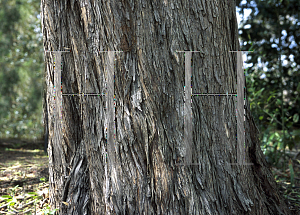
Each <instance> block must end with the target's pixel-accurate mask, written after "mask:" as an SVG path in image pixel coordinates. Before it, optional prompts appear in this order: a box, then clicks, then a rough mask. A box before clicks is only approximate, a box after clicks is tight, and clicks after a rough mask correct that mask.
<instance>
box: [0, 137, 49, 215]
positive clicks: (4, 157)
mask: <svg viewBox="0 0 300 215" xmlns="http://www.w3.org/2000/svg"><path fill="white" fill-rule="evenodd" d="M48 179H49V173H48V156H47V155H46V153H45V152H44V150H43V142H42V141H32V140H31V141H24V140H16V139H0V196H2V197H3V196H4V195H9V196H15V197H16V198H18V197H19V198H20V199H22V197H21V196H22V195H23V196H25V194H26V193H27V194H28V193H30V192H36V195H34V194H32V196H36V197H35V198H38V199H40V200H41V201H43V205H39V206H42V207H38V209H41V208H43V207H44V206H46V203H48V200H49V199H47V198H48V193H49V191H48V187H49V186H48V184H47V181H48ZM41 187H42V188H43V189H40V188H41ZM37 191H41V192H42V193H41V192H39V193H37ZM23 199H24V200H22V201H23V204H24V203H27V202H26V199H30V198H27V197H26V198H23ZM6 203H7V201H5V199H3V198H1V200H0V214H2V213H7V212H8V207H7V206H5V204H6ZM19 203H20V204H22V203H21V202H20V201H19V200H18V204H16V205H19ZM16 205H15V206H16ZM31 206H32V207H33V205H31ZM19 208H21V207H19ZM36 208H37V207H36V206H35V209H34V211H35V212H34V213H32V211H28V213H25V212H24V210H18V213H17V214H43V213H38V211H39V210H37V209H36ZM26 209H27V210H28V209H29V207H27V208H26Z"/></svg>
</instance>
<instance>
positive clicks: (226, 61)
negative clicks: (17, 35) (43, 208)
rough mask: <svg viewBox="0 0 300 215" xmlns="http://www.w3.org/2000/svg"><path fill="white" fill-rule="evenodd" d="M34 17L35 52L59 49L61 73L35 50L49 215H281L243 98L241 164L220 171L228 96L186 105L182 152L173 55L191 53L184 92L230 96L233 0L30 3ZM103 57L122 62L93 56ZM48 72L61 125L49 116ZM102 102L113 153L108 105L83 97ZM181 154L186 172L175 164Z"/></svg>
mask: <svg viewBox="0 0 300 215" xmlns="http://www.w3.org/2000/svg"><path fill="white" fill-rule="evenodd" d="M41 9H42V28H43V35H44V48H45V50H52V51H57V50H69V49H70V50H71V51H70V52H61V62H62V64H61V63H60V57H59V55H60V54H59V53H58V52H56V53H53V52H45V63H46V82H47V104H48V105H49V106H48V117H49V144H50V145H49V149H48V152H49V171H50V178H49V182H50V201H51V205H52V207H53V208H60V210H59V213H60V214H97V215H98V214H230V215H231V214H237V215H240V214H255V215H256V214H264V215H265V214H289V210H288V208H287V206H286V205H285V203H284V202H283V199H282V198H281V196H279V193H278V190H277V187H276V183H275V181H274V178H273V176H272V173H271V171H270V170H269V168H268V167H267V164H266V161H265V159H264V157H263V154H262V152H261V150H260V145H259V141H258V136H257V134H258V130H257V129H256V127H255V125H254V121H253V119H252V116H251V113H250V111H249V110H250V109H249V104H248V103H247V98H246V122H245V131H246V132H245V139H246V147H245V162H246V163H252V164H253V165H232V163H236V160H237V156H238V153H237V150H236V147H237V144H236V142H237V141H236V116H235V114H236V113H235V97H234V96H194V97H192V99H193V100H192V116H193V117H192V118H193V121H192V124H193V132H192V134H190V135H192V136H191V137H192V138H191V140H192V144H190V145H189V146H190V147H189V148H187V146H186V145H185V142H184V96H185V92H184V85H185V55H184V53H182V52H176V51H178V50H197V51H200V52H195V53H193V54H192V62H191V65H192V80H191V81H192V83H193V93H216V94H218V93H221V94H222V93H235V92H236V90H237V87H236V81H237V80H236V79H237V78H236V77H237V70H236V68H237V63H236V61H237V57H236V53H232V52H229V51H231V50H239V43H238V33H237V22H236V16H235V2H234V1H224V0H210V1H208V0H206V1H205V0H189V1H183V0H171V1H168V0H164V1H156V0H151V1H150V0H140V1H136V0H130V1H129V0H122V1H88V0H85V1H83V0H81V1H74V0H70V1H66V0H61V1H57V0H54V1H46V0H42V2H41ZM109 50H110V51H112V50H113V51H123V52H121V53H115V54H113V55H112V54H109V53H108V52H100V51H109ZM114 58H115V61H114V62H115V68H114V74H115V82H114V88H113V89H108V90H106V83H107V82H108V80H109V78H111V77H112V76H111V74H112V73H111V71H113V70H112V68H109V66H107V65H109V64H108V62H113V60H114ZM55 60H56V62H55ZM60 64H61V68H62V69H61V84H62V93H63V94H68V95H62V119H60V116H58V114H57V113H59V112H60V111H59V110H60V109H54V107H56V108H58V106H57V102H58V101H60V100H59V99H60V95H61V94H59V93H58V90H59V88H60V86H59V85H57V86H56V88H57V89H56V92H54V85H55V75H54V71H55V68H54V66H55V65H56V67H59V66H60ZM58 74H59V73H58ZM57 83H58V82H57ZM108 88H109V87H108ZM110 90H112V91H110ZM107 92H108V95H109V93H113V94H114V95H115V111H114V114H115V130H116V131H115V133H116V135H115V139H114V141H113V143H114V145H109V144H108V141H110V140H111V139H109V138H112V135H113V133H112V129H111V128H112V127H111V126H112V125H113V124H111V123H112V121H111V120H112V119H113V116H114V115H112V114H108V113H110V112H109V110H111V108H109V107H111V106H110V105H112V103H111V102H112V99H109V98H111V97H109V96H107V95H106V96H103V95H99V96H95V95H94V96H93V95H90V94H92V93H96V94H102V93H107ZM82 93H85V94H86V95H82ZM54 94H56V95H58V97H56V101H54V97H53V95H54ZM72 94H75V95H72ZM87 94H89V95H87ZM113 94H111V95H113ZM54 102H56V103H54ZM55 105H56V106H55ZM106 107H108V108H109V110H108V109H107V108H106ZM55 114H56V115H55ZM58 121H59V122H58ZM106 128H108V132H107V135H108V136H106ZM110 146H113V150H112V151H110V148H109V147H110ZM186 150H190V151H191V152H193V153H192V156H191V157H190V159H191V162H192V163H194V165H181V164H182V162H183V161H184V158H185V155H186ZM107 154H108V155H109V156H107Z"/></svg>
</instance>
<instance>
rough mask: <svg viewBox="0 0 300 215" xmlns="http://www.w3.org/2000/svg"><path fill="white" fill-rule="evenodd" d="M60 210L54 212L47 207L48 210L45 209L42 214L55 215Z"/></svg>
mask: <svg viewBox="0 0 300 215" xmlns="http://www.w3.org/2000/svg"><path fill="white" fill-rule="evenodd" d="M57 210H58V208H56V209H54V210H51V209H50V207H49V206H47V207H46V209H43V210H42V212H43V213H44V214H45V215H48V214H55V212H56V211H57Z"/></svg>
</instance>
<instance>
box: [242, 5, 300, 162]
mask: <svg viewBox="0 0 300 215" xmlns="http://www.w3.org/2000/svg"><path fill="white" fill-rule="evenodd" d="M237 5H238V6H239V7H240V8H241V9H242V10H241V11H240V12H241V13H243V10H244V9H251V11H252V12H251V14H250V16H249V17H248V18H247V19H244V21H243V22H242V23H241V28H240V37H241V40H242V44H243V46H244V47H243V48H244V49H246V50H248V49H254V50H255V52H253V53H249V54H248V59H247V61H246V63H248V64H250V65H251V67H249V69H248V70H247V83H248V91H249V98H250V99H249V101H250V103H251V110H252V112H253V115H254V118H255V120H256V122H257V124H258V126H259V130H260V131H261V135H260V139H261V143H262V146H263V149H264V150H265V153H266V154H267V158H268V161H270V162H271V163H273V164H277V163H278V162H279V158H281V157H283V154H282V153H283V152H284V150H285V148H286V146H288V147H289V148H290V149H293V147H295V146H297V144H299V141H300V121H299V108H300V107H299V93H300V75H299V63H300V61H299V59H300V56H299V33H300V23H299V11H300V2H299V1H298V0H269V1H262V0H253V1H250V0H248V1H237ZM280 164H287V162H280Z"/></svg>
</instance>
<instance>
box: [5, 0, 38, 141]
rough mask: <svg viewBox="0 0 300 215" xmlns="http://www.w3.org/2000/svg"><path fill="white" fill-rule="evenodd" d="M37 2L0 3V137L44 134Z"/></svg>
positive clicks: (35, 0) (33, 137) (32, 137)
mask: <svg viewBox="0 0 300 215" xmlns="http://www.w3.org/2000/svg"><path fill="white" fill-rule="evenodd" d="M39 3H40V1H37V0H34V1H30V2H29V1H16V0H13V1H11V0H10V1H7V0H2V1H0V20H1V24H0V68H1V69H0V137H1V138H5V137H15V138H27V139H29V138H30V139H37V138H40V136H41V134H42V132H43V123H42V120H41V118H42V117H41V116H42V107H41V104H42V102H41V101H42V100H41V95H42V83H43V82H42V80H43V77H42V74H43V73H42V65H43V56H42V54H41V53H43V52H42V37H41V28H40V23H39V19H38V18H37V16H38V15H39Z"/></svg>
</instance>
